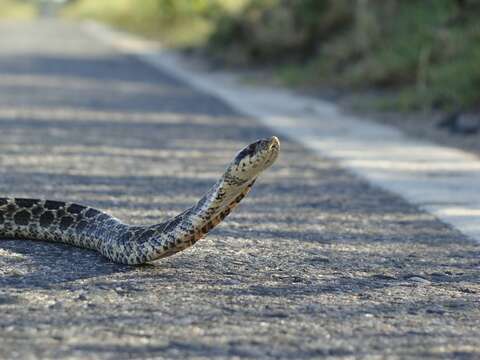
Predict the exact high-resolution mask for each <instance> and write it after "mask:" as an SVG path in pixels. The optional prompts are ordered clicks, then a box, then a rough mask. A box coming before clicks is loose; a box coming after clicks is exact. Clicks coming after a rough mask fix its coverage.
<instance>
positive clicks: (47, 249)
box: [0, 239, 135, 289]
mask: <svg viewBox="0 0 480 360" xmlns="http://www.w3.org/2000/svg"><path fill="white" fill-rule="evenodd" d="M0 249H1V250H4V252H5V253H6V254H3V256H1V257H0V261H1V263H3V266H2V267H3V268H6V269H7V271H4V273H6V275H4V276H2V277H0V288H1V287H9V288H19V289H25V288H29V289H32V288H41V289H48V288H51V287H52V286H58V285H60V286H62V285H63V286H64V287H68V286H69V285H68V283H70V282H72V281H76V280H82V279H88V278H95V277H102V276H108V275H113V274H116V273H126V272H129V271H133V270H134V269H135V267H133V266H128V265H121V264H115V263H112V262H111V261H109V260H108V259H106V258H104V257H103V256H101V255H100V254H98V253H96V252H94V251H92V250H87V249H80V248H76V247H72V246H69V245H64V244H57V243H49V242H44V241H42V242H39V241H29V240H3V239H0ZM8 268H14V269H15V271H14V272H10V274H9V271H8Z"/></svg>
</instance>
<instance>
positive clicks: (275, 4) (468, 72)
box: [66, 0, 480, 109]
mask: <svg viewBox="0 0 480 360" xmlns="http://www.w3.org/2000/svg"><path fill="white" fill-rule="evenodd" d="M66 13H67V14H68V15H69V16H76V17H91V18H95V19H98V20H103V21H107V22H109V23H112V24H114V25H117V26H121V27H124V28H126V29H129V30H134V31H139V32H142V33H146V34H149V35H151V36H159V37H160V38H161V39H162V40H163V41H164V42H166V43H167V44H170V45H177V46H192V45H199V46H200V45H203V46H204V47H205V48H206V49H208V52H209V54H210V55H212V56H214V57H216V58H217V59H221V60H222V61H223V62H224V63H225V64H231V65H236V66H245V65H248V66H251V65H259V66H268V67H269V68H270V69H272V68H273V69H274V74H276V77H277V78H278V79H280V80H282V81H283V82H286V83H288V84H291V85H298V86H313V87H319V86H320V87H332V88H335V89H338V90H340V91H348V92H351V91H356V92H359V93H360V92H361V93H371V94H372V93H373V94H388V96H387V97H384V96H382V97H381V98H378V97H377V98H376V102H375V104H376V105H377V106H382V107H393V108H396V109H416V108H439V109H452V108H455V109H457V108H468V109H472V108H475V109H478V107H479V105H480V66H479V64H480V22H479V21H478V19H479V16H480V1H479V0H227V1H225V0H223V1H222V0H190V1H187V0H102V1H98V0H76V1H72V4H71V5H70V6H69V7H68V8H67V9H66Z"/></svg>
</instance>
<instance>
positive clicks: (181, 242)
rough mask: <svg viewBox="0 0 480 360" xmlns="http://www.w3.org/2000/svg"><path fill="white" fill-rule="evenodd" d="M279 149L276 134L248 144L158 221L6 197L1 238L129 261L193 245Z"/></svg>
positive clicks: (0, 213)
mask: <svg viewBox="0 0 480 360" xmlns="http://www.w3.org/2000/svg"><path fill="white" fill-rule="evenodd" d="M279 150H280V142H279V140H278V138H276V137H275V136H274V137H272V138H269V139H262V140H258V141H256V142H254V143H252V144H250V145H249V146H247V147H245V148H244V149H243V150H241V151H240V152H239V153H238V154H237V155H236V156H235V158H234V160H233V161H232V162H231V163H230V165H229V166H228V167H227V169H226V171H225V172H224V174H223V175H222V176H221V177H220V179H219V180H218V181H217V182H216V183H215V185H214V186H213V187H212V188H211V189H210V190H208V191H207V192H206V193H205V195H204V196H203V197H202V198H201V199H200V200H199V201H198V202H197V203H196V204H195V205H194V206H192V207H191V208H189V209H187V210H185V211H183V212H182V213H181V214H179V215H177V216H175V217H172V218H170V219H168V220H167V221H165V222H163V223H161V224H156V225H145V226H137V225H128V224H125V223H123V222H122V221H120V220H118V219H116V218H114V217H112V216H110V215H109V214H106V213H105V212H102V211H100V210H97V209H94V208H91V207H87V206H83V205H79V204H75V203H69V202H61V201H52V200H39V199H22V198H0V238H3V239H27V240H45V241H53V242H61V243H66V244H71V245H74V246H78V247H82V248H87V249H92V250H97V251H99V252H100V253H101V254H102V255H104V256H106V257H107V258H109V259H110V260H112V261H114V262H118V263H123V264H131V265H138V264H143V263H146V262H149V261H153V260H156V259H161V258H164V257H167V256H170V255H173V254H175V253H177V252H179V251H182V250H184V249H186V248H188V247H189V246H192V245H193V244H195V243H196V242H197V241H198V240H199V239H201V238H202V237H203V236H205V235H206V234H207V233H208V232H209V231H210V230H211V229H213V228H214V227H215V226H216V225H217V224H218V223H220V222H221V221H222V220H223V219H224V218H225V217H226V216H227V215H228V214H229V213H230V212H231V211H232V209H233V208H235V207H236V206H237V205H238V203H239V202H240V201H241V200H242V199H243V198H244V197H245V195H247V193H248V192H249V191H250V189H251V187H252V186H253V184H254V182H255V180H256V178H257V176H258V175H259V174H260V173H261V172H262V171H263V170H265V169H266V168H267V167H269V166H270V165H271V164H272V163H273V162H274V161H275V159H276V158H277V156H278V153H279Z"/></svg>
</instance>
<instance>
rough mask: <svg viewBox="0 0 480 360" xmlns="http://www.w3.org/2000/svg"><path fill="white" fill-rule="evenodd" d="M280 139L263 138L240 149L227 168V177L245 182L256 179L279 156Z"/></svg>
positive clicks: (273, 137)
mask: <svg viewBox="0 0 480 360" xmlns="http://www.w3.org/2000/svg"><path fill="white" fill-rule="evenodd" d="M279 151H280V141H279V140H278V138H277V137H276V136H272V137H271V138H267V139H261V140H258V141H255V142H254V143H252V144H250V145H248V146H247V147H245V148H244V149H242V150H240V151H239V152H238V153H237V155H236V156H235V159H234V160H233V162H232V164H231V165H230V167H229V168H228V170H227V178H230V179H236V180H237V182H239V183H244V182H247V181H250V180H253V179H255V178H256V177H257V176H258V174H259V173H260V172H262V171H263V170H265V169H266V168H268V167H269V166H270V165H272V164H273V163H274V162H275V160H276V159H277V157H278V153H279Z"/></svg>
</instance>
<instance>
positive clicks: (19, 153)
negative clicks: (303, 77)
mask: <svg viewBox="0 0 480 360" xmlns="http://www.w3.org/2000/svg"><path fill="white" fill-rule="evenodd" d="M0 33H1V34H2V35H1V36H0V94H1V96H0V134H1V135H0V194H2V196H4V195H8V196H22V197H42V198H45V197H47V198H52V199H61V200H69V201H76V202H80V203H84V204H88V205H92V206H95V207H98V208H101V209H103V210H105V211H108V212H110V213H111V214H113V215H114V216H116V217H118V218H120V219H122V220H124V221H126V222H130V223H133V224H144V223H155V222H160V221H161V220H162V219H164V218H166V217H168V216H171V215H174V214H176V213H178V212H180V211H181V210H183V209H185V208H187V207H189V206H190V205H192V204H193V203H194V202H195V201H196V200H197V199H198V198H200V196H201V195H202V193H203V192H204V191H206V190H207V189H208V188H209V187H210V186H211V184H213V182H214V181H215V180H216V179H217V177H218V176H220V174H221V173H222V172H223V169H224V167H225V165H226V164H227V163H228V162H229V161H230V160H231V158H232V157H233V155H234V154H235V152H236V151H237V150H238V149H240V148H241V147H243V146H244V145H246V144H248V143H249V142H251V141H253V140H255V139H257V138H261V137H266V136H271V135H275V134H274V133H272V130H270V129H267V128H265V127H263V126H261V125H260V124H259V123H258V122H256V120H255V119H252V118H248V117H246V116H243V115H241V114H239V113H236V112H234V111H233V110H232V109H231V108H229V107H228V106H227V105H225V104H224V103H222V102H221V101H220V100H217V99H215V98H214V97H212V96H209V95H206V94H202V93H199V92H198V91H196V90H193V89H192V88H190V87H189V86H187V85H185V84H183V83H182V82H180V81H178V80H176V79H175V78H173V77H172V76H171V75H169V74H166V73H161V72H159V71H158V70H156V69H153V68H151V67H149V66H147V65H145V64H143V63H141V62H140V61H138V60H136V59H135V58H133V57H129V56H125V55H122V54H119V53H116V52H115V51H114V50H112V49H110V48H108V47H106V46H105V45H103V44H101V43H100V42H98V41H96V40H95V39H93V38H92V37H90V36H88V35H87V34H86V33H85V32H83V31H82V30H81V27H80V26H77V25H74V24H68V23H64V22H60V21H55V20H48V21H47V20H43V21H37V22H34V23H21V24H13V23H3V24H0ZM281 140H282V153H281V157H280V159H279V161H278V162H277V163H276V164H275V165H274V166H273V167H272V168H271V169H270V170H269V171H268V172H266V173H265V175H264V176H262V178H261V179H260V180H259V181H258V184H257V185H256V186H255V187H254V190H253V191H252V193H251V195H250V196H249V197H248V198H247V199H246V200H244V202H243V203H242V204H241V205H240V207H239V208H238V209H237V211H235V212H234V213H233V214H232V215H231V216H230V217H228V218H227V219H226V220H225V222H224V223H223V224H222V225H221V226H219V227H218V228H217V229H215V230H214V231H213V232H212V233H211V234H210V235H209V236H208V237H207V238H206V239H204V240H202V241H200V242H198V243H197V244H196V245H195V246H194V247H193V248H191V249H188V250H186V251H184V252H182V253H180V254H178V255H176V256H173V257H171V258H167V259H165V260H162V261H160V262H158V263H155V264H153V265H147V266H142V267H129V266H122V265H116V264H113V263H111V262H109V261H107V260H106V259H104V258H103V257H102V256H100V255H98V254H97V253H95V252H91V251H88V250H83V249H77V248H73V247H69V246H64V245H60V244H51V243H42V242H30V241H14V240H7V239H2V240H0V314H1V316H0V358H9V359H12V358H18V359H25V358H35V357H37V358H38V357H44V358H70V359H71V358H73V359H75V358H78V359H82V358H89V359H94V358H111V359H130V358H142V357H149V358H158V359H162V358H165V359H185V358H195V359H212V358H215V359H238V358H252V359H259V358H262V359H270V358H271V359H277V358H295V359H307V358H323V357H330V358H338V359H342V358H345V359H350V358H369V359H371V358H386V357H388V358H422V359H425V358H459V359H474V358H478V357H480V350H479V349H480V330H479V328H480V300H479V298H480V275H479V272H480V244H478V243H474V242H473V241H469V240H468V239H467V238H466V237H465V236H463V235H462V234H461V233H459V232H458V231H456V230H454V229H452V228H451V227H449V226H447V225H445V224H443V223H441V222H439V221H438V220H436V219H435V218H434V217H433V216H432V215H429V214H427V213H424V212H421V211H419V210H418V209H417V208H416V207H414V206H412V205H410V204H408V203H407V202H406V201H404V200H402V199H401V198H399V197H397V196H394V195H392V194H390V193H387V192H385V191H383V190H380V189H379V188H376V187H374V186H371V185H369V184H368V183H367V182H365V181H364V180H362V179H360V178H358V177H356V176H353V175H352V174H351V173H349V172H348V171H347V170H345V169H342V168H340V167H339V166H338V164H336V163H335V162H333V161H331V160H327V159H323V158H320V157H318V156H316V155H314V154H313V153H310V152H309V151H307V150H306V149H305V148H304V147H302V145H301V144H298V143H295V142H291V141H289V140H288V139H281Z"/></svg>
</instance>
